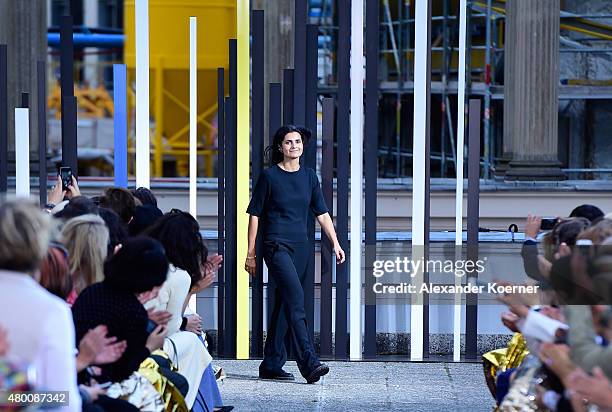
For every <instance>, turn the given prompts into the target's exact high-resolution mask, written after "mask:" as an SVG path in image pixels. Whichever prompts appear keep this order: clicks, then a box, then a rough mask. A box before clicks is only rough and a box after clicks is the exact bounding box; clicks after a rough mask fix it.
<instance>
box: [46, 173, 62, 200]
mask: <svg viewBox="0 0 612 412" xmlns="http://www.w3.org/2000/svg"><path fill="white" fill-rule="evenodd" d="M66 192H67V191H66V190H62V178H61V177H60V176H57V180H56V181H55V184H54V185H53V187H52V188H51V190H50V191H49V194H48V195H47V201H48V202H49V203H51V204H52V205H57V204H58V203H60V202H61V201H63V200H64V196H66Z"/></svg>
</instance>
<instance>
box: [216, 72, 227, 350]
mask: <svg viewBox="0 0 612 412" xmlns="http://www.w3.org/2000/svg"><path fill="white" fill-rule="evenodd" d="M217 107H218V110H217V127H218V130H217V142H218V143H217V144H218V146H219V147H218V151H217V251H218V252H217V253H219V255H221V256H225V70H224V69H223V68H222V67H219V68H217ZM226 267H227V265H226V264H224V263H222V264H221V267H220V268H219V272H218V273H217V295H218V300H217V311H218V315H217V324H218V327H217V353H218V354H219V356H225V269H226Z"/></svg>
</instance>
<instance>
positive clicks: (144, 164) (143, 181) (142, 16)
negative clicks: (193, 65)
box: [135, 0, 159, 188]
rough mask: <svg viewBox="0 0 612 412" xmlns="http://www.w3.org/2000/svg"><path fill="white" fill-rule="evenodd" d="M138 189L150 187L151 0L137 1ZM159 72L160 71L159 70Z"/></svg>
mask: <svg viewBox="0 0 612 412" xmlns="http://www.w3.org/2000/svg"><path fill="white" fill-rule="evenodd" d="M135 12H136V187H146V188H149V187H150V173H151V172H150V159H151V147H150V143H149V128H150V126H149V0H136V10H135ZM158 70H159V69H158Z"/></svg>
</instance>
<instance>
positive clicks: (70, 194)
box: [45, 175, 81, 215]
mask: <svg viewBox="0 0 612 412" xmlns="http://www.w3.org/2000/svg"><path fill="white" fill-rule="evenodd" d="M79 196H81V191H80V190H79V184H78V183H77V181H76V178H75V177H74V176H73V177H72V184H71V185H70V186H68V189H67V190H64V188H63V184H62V178H61V177H60V176H59V175H58V176H57V179H56V181H55V184H54V185H53V187H52V188H51V190H50V191H49V193H48V194H47V204H46V205H45V210H46V211H48V212H50V213H51V214H53V215H54V214H56V213H58V212H60V211H61V210H63V209H64V207H65V206H66V204H67V203H68V201H69V200H70V199H73V198H76V197H79Z"/></svg>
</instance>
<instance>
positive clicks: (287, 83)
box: [283, 69, 295, 125]
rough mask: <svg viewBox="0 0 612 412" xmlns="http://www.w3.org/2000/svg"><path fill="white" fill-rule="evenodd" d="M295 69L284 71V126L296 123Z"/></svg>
mask: <svg viewBox="0 0 612 412" xmlns="http://www.w3.org/2000/svg"><path fill="white" fill-rule="evenodd" d="M293 74H294V73H293V69H283V124H285V125H287V124H293V123H294V120H295V119H294V117H293V115H294V108H293V104H294V103H295V101H294V98H293V91H294V90H293V87H294V85H293V83H294V78H293Z"/></svg>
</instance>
